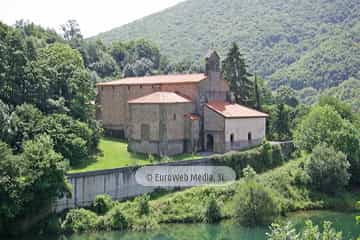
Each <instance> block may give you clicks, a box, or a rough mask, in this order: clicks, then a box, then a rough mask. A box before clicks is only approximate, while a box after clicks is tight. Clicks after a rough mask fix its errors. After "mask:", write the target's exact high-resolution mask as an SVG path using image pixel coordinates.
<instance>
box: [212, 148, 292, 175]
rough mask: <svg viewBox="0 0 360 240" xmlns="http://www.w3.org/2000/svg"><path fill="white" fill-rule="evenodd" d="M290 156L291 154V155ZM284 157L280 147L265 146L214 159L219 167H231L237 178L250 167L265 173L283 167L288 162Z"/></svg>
mask: <svg viewBox="0 0 360 240" xmlns="http://www.w3.org/2000/svg"><path fill="white" fill-rule="evenodd" d="M289 155H290V153H289ZM287 157H288V156H284V154H283V153H282V150H281V146H280V145H271V144H269V143H264V144H263V145H261V146H259V147H256V148H252V149H249V150H246V151H241V152H230V153H226V154H224V155H218V156H215V157H213V158H212V159H213V160H214V161H215V162H217V163H219V165H225V166H229V167H231V168H233V169H234V171H235V173H236V174H237V177H240V176H241V174H242V170H243V169H244V168H245V167H246V166H248V165H250V166H251V167H252V168H254V169H255V170H256V171H257V172H263V171H265V170H267V169H270V168H274V167H277V166H280V165H282V164H283V163H284V162H285V161H287V160H288V158H287Z"/></svg>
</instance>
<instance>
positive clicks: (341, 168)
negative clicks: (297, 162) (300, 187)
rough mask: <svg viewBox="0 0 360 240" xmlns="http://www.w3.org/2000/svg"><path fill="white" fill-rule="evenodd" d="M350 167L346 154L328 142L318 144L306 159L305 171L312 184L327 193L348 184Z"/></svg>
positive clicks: (338, 189) (339, 189)
mask: <svg viewBox="0 0 360 240" xmlns="http://www.w3.org/2000/svg"><path fill="white" fill-rule="evenodd" d="M349 167H350V164H349V162H348V161H347V160H346V155H345V154H344V153H342V152H336V151H335V150H334V148H333V147H328V146H327V145H326V144H320V145H317V146H316V147H315V148H314V150H313V152H312V154H311V155H310V156H309V157H308V158H307V160H306V161H305V172H306V173H307V175H308V176H309V177H310V180H311V185H312V186H313V187H314V188H315V189H316V190H319V191H322V192H325V193H335V192H337V191H341V190H343V189H344V187H345V186H346V185H348V183H349V179H350V174H349V172H348V169H349Z"/></svg>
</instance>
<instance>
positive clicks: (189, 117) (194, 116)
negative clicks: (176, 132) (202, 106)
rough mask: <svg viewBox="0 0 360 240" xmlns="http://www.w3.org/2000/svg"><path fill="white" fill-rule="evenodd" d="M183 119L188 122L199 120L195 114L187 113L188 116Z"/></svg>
mask: <svg viewBox="0 0 360 240" xmlns="http://www.w3.org/2000/svg"><path fill="white" fill-rule="evenodd" d="M184 117H185V118H188V119H190V120H199V119H200V116H199V115H197V114H195V113H188V114H185V116H184Z"/></svg>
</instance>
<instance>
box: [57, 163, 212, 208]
mask: <svg viewBox="0 0 360 240" xmlns="http://www.w3.org/2000/svg"><path fill="white" fill-rule="evenodd" d="M212 162H213V160H211V159H209V158H204V159H198V160H188V161H177V162H169V163H162V164H155V165H156V166H161V165H170V166H175V165H184V166H188V165H210V164H211V163H212ZM138 168H139V167H123V168H117V169H111V170H99V171H91V172H84V173H73V174H68V175H67V179H68V181H69V183H70V184H71V185H72V197H71V198H66V197H64V198H62V199H59V200H58V201H57V202H56V204H55V210H56V211H57V212H60V211H62V210H64V209H70V208H75V207H85V206H89V205H91V203H92V202H93V201H94V199H95V197H96V196H97V195H99V194H109V195H110V196H111V197H112V198H113V199H114V200H124V199H128V198H131V197H135V196H138V195H141V194H145V193H150V192H153V191H154V190H155V188H154V187H145V186H142V185H139V184H137V183H136V181H135V173H136V170H137V169H138Z"/></svg>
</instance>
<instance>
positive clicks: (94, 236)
mask: <svg viewBox="0 0 360 240" xmlns="http://www.w3.org/2000/svg"><path fill="white" fill-rule="evenodd" d="M355 216H356V213H340V212H332V211H307V212H298V213H295V214H292V215H290V216H289V217H288V218H287V219H286V220H289V221H291V222H292V223H293V224H294V225H295V227H296V228H297V229H301V228H302V227H303V224H304V222H305V220H307V219H311V220H312V221H313V222H314V223H316V224H319V223H320V224H322V222H323V221H325V220H329V221H331V222H333V226H334V228H336V230H338V231H342V232H343V236H344V239H356V238H357V237H358V236H360V225H356V223H355ZM268 231H269V229H268V227H257V228H245V227H242V226H240V225H238V224H235V223H233V222H231V221H224V222H222V223H219V224H169V225H162V226H161V227H160V229H158V230H155V231H150V232H104V233H88V234H73V235H71V236H41V237H40V236H28V237H26V238H24V239H22V240H35V239H36V240H191V239H199V240H235V239H236V240H238V239H241V240H263V239H266V232H268Z"/></svg>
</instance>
